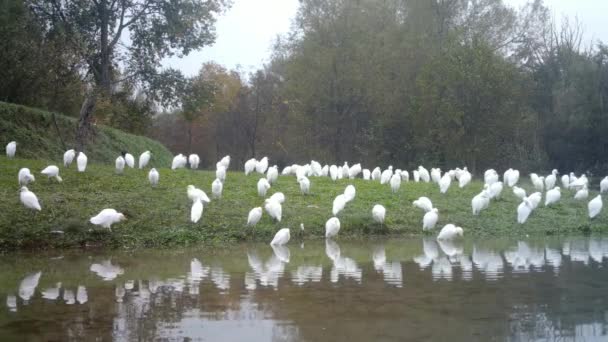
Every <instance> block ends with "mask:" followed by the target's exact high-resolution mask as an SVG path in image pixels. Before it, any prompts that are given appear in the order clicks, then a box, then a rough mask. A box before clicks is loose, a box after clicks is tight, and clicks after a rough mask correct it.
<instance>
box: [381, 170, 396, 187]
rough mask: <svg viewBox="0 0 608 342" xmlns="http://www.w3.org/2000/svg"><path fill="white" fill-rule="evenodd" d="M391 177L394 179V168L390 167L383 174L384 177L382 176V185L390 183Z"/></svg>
mask: <svg viewBox="0 0 608 342" xmlns="http://www.w3.org/2000/svg"><path fill="white" fill-rule="evenodd" d="M391 177H393V168H392V167H389V168H388V169H386V170H384V171H383V172H382V175H380V184H386V183H388V182H389V181H390V180H391Z"/></svg>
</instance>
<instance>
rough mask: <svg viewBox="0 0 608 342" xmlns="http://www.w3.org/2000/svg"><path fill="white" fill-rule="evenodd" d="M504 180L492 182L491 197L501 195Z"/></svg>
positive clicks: (489, 188) (490, 187)
mask: <svg viewBox="0 0 608 342" xmlns="http://www.w3.org/2000/svg"><path fill="white" fill-rule="evenodd" d="M502 188H503V186H502V182H494V183H492V184H491V185H490V186H489V187H488V190H489V193H490V199H494V198H498V197H500V194H501V193H502Z"/></svg>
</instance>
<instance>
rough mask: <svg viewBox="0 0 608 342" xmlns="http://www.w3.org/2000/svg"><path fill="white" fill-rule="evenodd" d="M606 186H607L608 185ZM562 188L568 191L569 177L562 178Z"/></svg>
mask: <svg viewBox="0 0 608 342" xmlns="http://www.w3.org/2000/svg"><path fill="white" fill-rule="evenodd" d="M606 185H607V186H608V183H607V184H606ZM562 186H563V187H564V189H568V188H569V187H570V176H568V175H563V176H562Z"/></svg>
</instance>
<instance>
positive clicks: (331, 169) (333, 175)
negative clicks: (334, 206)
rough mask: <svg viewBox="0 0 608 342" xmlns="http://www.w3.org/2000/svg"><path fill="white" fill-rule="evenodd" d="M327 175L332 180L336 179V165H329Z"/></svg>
mask: <svg viewBox="0 0 608 342" xmlns="http://www.w3.org/2000/svg"><path fill="white" fill-rule="evenodd" d="M329 177H330V178H331V180H332V181H334V182H335V181H336V180H337V179H338V167H337V166H336V165H332V166H330V167H329Z"/></svg>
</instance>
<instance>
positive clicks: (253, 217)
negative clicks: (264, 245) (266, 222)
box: [247, 207, 263, 226]
mask: <svg viewBox="0 0 608 342" xmlns="http://www.w3.org/2000/svg"><path fill="white" fill-rule="evenodd" d="M262 213H263V211H262V208H261V207H257V208H253V209H251V210H250V211H249V215H248V216H247V225H248V226H255V225H256V224H258V222H260V219H261V218H262Z"/></svg>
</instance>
